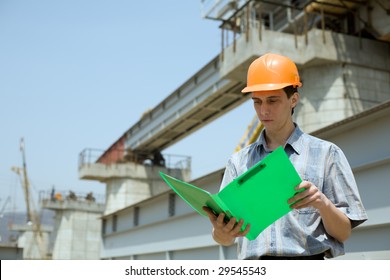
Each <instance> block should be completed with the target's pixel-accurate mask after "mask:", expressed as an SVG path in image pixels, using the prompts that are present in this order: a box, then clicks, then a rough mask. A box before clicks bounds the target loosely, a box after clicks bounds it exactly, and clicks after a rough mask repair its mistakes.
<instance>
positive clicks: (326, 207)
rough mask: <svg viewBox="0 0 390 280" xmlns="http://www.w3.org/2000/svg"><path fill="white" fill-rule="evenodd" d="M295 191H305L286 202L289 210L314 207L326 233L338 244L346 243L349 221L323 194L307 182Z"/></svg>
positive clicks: (349, 232)
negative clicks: (318, 213) (289, 207)
mask: <svg viewBox="0 0 390 280" xmlns="http://www.w3.org/2000/svg"><path fill="white" fill-rule="evenodd" d="M295 189H296V190H300V189H305V190H304V191H302V192H300V193H298V194H296V195H295V196H294V197H292V198H290V199H289V200H288V203H289V204H292V203H294V202H296V203H294V204H293V205H291V208H294V209H301V208H306V207H314V208H317V209H318V210H319V211H320V215H321V218H322V222H323V224H324V227H325V230H326V232H327V233H328V234H329V235H331V236H333V237H334V238H336V239H337V240H338V241H340V242H344V241H346V240H347V239H348V238H349V236H350V235H351V232H352V227H351V221H350V220H349V218H348V217H347V216H346V215H345V214H344V213H343V212H341V211H340V210H339V209H337V207H336V206H335V205H334V204H333V203H332V201H330V200H329V199H328V198H327V197H326V195H325V194H323V193H322V192H321V191H320V190H319V189H318V188H317V187H316V186H315V185H313V184H312V183H310V182H308V181H303V182H302V183H301V184H299V185H298V186H297V187H296V188H295Z"/></svg>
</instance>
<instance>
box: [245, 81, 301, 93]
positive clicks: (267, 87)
mask: <svg viewBox="0 0 390 280" xmlns="http://www.w3.org/2000/svg"><path fill="white" fill-rule="evenodd" d="M288 86H295V87H301V86H302V83H297V84H291V83H283V84H263V85H254V86H250V87H245V88H244V89H243V90H242V91H241V92H242V93H248V92H255V91H270V90H278V89H282V88H285V87H288Z"/></svg>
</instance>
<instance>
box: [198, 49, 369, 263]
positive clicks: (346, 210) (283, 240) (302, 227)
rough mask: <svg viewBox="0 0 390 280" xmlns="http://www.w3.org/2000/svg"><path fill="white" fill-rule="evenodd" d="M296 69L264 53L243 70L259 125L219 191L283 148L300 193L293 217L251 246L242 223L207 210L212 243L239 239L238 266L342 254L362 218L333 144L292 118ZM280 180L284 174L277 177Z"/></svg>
mask: <svg viewBox="0 0 390 280" xmlns="http://www.w3.org/2000/svg"><path fill="white" fill-rule="evenodd" d="M301 85H302V84H301V82H300V78H299V74H298V70H297V67H296V65H295V64H294V62H292V61H291V60H290V59H289V58H287V57H285V56H281V55H277V54H265V55H263V56H261V57H259V58H258V59H256V60H255V61H254V62H253V63H252V64H251V65H250V67H249V69H248V77H247V87H245V88H244V89H243V90H242V92H244V93H249V92H251V93H252V100H253V104H254V108H255V111H256V114H257V116H258V118H259V119H260V121H261V122H262V123H263V125H264V130H263V131H262V133H261V135H260V137H259V139H258V141H257V142H255V143H253V144H251V145H249V146H248V147H246V148H244V149H242V150H241V151H239V152H238V153H235V154H233V155H232V156H231V158H230V159H229V161H228V163H227V166H226V169H225V173H224V178H223V180H222V184H221V188H223V187H225V186H226V185H227V184H228V183H230V182H231V181H232V180H234V179H235V178H237V177H238V176H239V175H241V174H242V173H244V172H245V171H247V170H248V169H249V168H250V167H252V166H253V165H255V164H256V163H257V162H259V161H260V160H262V159H263V158H264V157H266V156H267V155H268V154H269V153H271V152H272V151H273V150H275V149H276V148H277V147H279V146H283V147H284V150H285V152H286V153H287V155H288V157H289V159H290V161H291V162H292V164H293V165H294V167H295V168H296V170H297V172H298V173H299V175H300V176H301V178H302V180H303V182H302V183H301V184H299V185H298V186H296V188H295V189H296V190H297V191H298V190H301V189H304V191H302V192H297V194H296V195H295V196H294V197H292V198H290V199H289V200H288V203H289V204H293V203H294V202H296V203H294V204H293V205H291V208H292V211H290V212H289V213H288V214H287V215H285V216H283V217H282V218H280V219H279V220H277V221H276V222H275V223H273V224H271V225H270V226H269V227H268V228H267V229H265V230H264V231H263V232H262V233H261V234H260V235H259V236H258V237H257V238H256V239H255V240H253V241H250V240H248V239H246V238H245V237H244V236H245V235H246V234H247V233H248V231H249V229H250V225H248V226H247V227H246V228H245V230H243V231H241V230H240V229H241V227H242V225H243V222H244V221H243V220H241V221H236V219H235V218H233V219H231V220H230V221H229V222H224V218H225V215H224V214H223V213H222V214H220V215H219V216H216V215H215V214H213V212H212V211H211V210H210V209H208V208H205V209H204V210H205V211H206V212H207V214H208V216H209V219H210V221H211V223H212V225H213V232H212V236H213V238H214V240H215V241H216V242H217V243H219V244H221V245H224V246H230V245H232V244H234V243H235V241H236V238H237V239H238V257H239V258H240V259H324V257H328V258H332V257H337V256H339V255H342V254H344V247H343V242H344V241H346V240H347V239H348V237H349V236H350V235H351V230H352V228H353V227H355V226H357V225H359V224H361V223H362V222H364V221H365V220H366V219H367V216H366V212H365V209H364V207H363V204H362V202H361V200H360V196H359V192H358V189H357V186H356V183H355V179H354V176H353V174H352V171H351V168H350V166H349V164H348V161H347V159H346V158H345V156H344V154H343V152H342V151H341V150H340V148H338V147H337V146H336V145H334V144H333V143H330V142H327V141H324V140H321V139H318V138H315V137H313V136H310V135H308V134H305V133H303V132H302V131H301V130H300V128H299V126H298V125H297V124H295V123H294V122H293V119H292V114H293V113H294V108H295V106H296V105H297V104H298V101H299V93H298V91H297V88H298V87H301ZM281 176H283V174H281Z"/></svg>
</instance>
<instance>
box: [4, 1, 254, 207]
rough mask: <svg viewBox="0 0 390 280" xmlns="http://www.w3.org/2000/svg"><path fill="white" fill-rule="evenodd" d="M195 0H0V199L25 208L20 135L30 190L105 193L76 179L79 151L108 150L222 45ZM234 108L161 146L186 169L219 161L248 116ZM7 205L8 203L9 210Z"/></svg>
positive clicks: (201, 171)
mask: <svg viewBox="0 0 390 280" xmlns="http://www.w3.org/2000/svg"><path fill="white" fill-rule="evenodd" d="M200 8H201V1H200V0H191V1H183V0H165V1H157V0H155V1H129V0H110V1H108V0H107V1H102V0H100V1H99V0H67V1H59V0H35V1H29V0H25V1H22V0H2V1H0V40H1V43H0V104H1V110H0V129H1V137H0V198H1V199H2V201H0V206H1V205H2V204H3V202H4V201H5V199H6V198H7V197H8V196H11V197H12V199H13V203H12V206H13V209H14V210H23V209H24V202H23V193H22V189H21V186H20V183H19V181H18V178H17V176H16V174H15V173H13V172H12V171H11V166H21V165H22V158H21V154H20V151H19V140H20V138H21V137H24V139H25V147H26V157H27V168H28V173H29V178H30V181H31V183H32V191H33V193H34V194H36V193H37V192H38V191H39V190H50V189H51V187H52V186H53V185H54V186H55V188H56V189H57V190H63V191H67V190H74V191H76V192H85V193H86V192H89V191H93V192H95V193H99V194H104V191H105V186H104V185H103V184H101V183H98V182H94V181H83V180H79V179H78V170H77V168H78V154H79V153H80V152H81V151H82V150H83V149H84V148H98V149H106V148H108V147H109V146H110V145H111V144H112V143H113V142H115V141H116V140H117V139H118V138H119V137H120V136H121V135H122V134H123V133H124V132H125V131H126V130H127V129H129V128H130V127H131V126H132V125H133V124H134V123H135V122H136V121H138V119H139V118H140V116H141V115H142V113H143V112H145V111H146V110H148V109H151V108H153V107H154V106H155V105H157V104H158V103H159V102H161V101H162V100H163V99H164V98H165V97H166V96H168V95H169V94H171V93H172V92H173V91H174V90H175V89H177V88H178V87H179V86H180V85H181V84H182V83H184V82H185V81H186V80H187V79H188V78H190V77H191V76H192V75H193V74H194V73H195V72H197V71H198V70H199V69H200V68H201V67H203V66H204V65H205V64H207V63H208V62H209V61H210V60H211V59H213V58H214V57H215V56H216V55H217V54H218V53H219V51H220V30H219V28H218V25H219V22H214V21H210V20H206V19H203V18H202V17H201V10H200ZM251 108H252V107H251V105H250V104H249V103H248V102H246V103H245V104H244V105H242V106H240V107H239V108H238V109H236V110H234V111H233V112H232V113H229V114H228V115H227V116H226V117H222V118H220V119H218V120H217V121H215V122H213V123H211V124H209V125H208V126H207V127H205V128H203V129H201V130H199V131H198V132H196V133H195V134H193V135H191V136H189V137H187V138H186V139H184V140H182V141H181V142H179V143H177V144H176V145H174V146H172V147H170V148H168V149H167V150H166V151H164V152H166V153H172V154H182V155H189V156H191V157H192V167H193V172H192V173H193V177H199V176H202V175H205V174H207V173H208V172H212V171H215V170H216V169H218V168H222V167H223V166H224V164H225V163H226V161H227V159H228V157H229V156H230V154H231V153H232V152H233V150H234V148H235V145H236V144H238V142H239V140H240V138H241V136H242V134H243V133H244V132H245V129H246V127H247V125H248V124H249V122H250V120H251V119H252V117H253V115H254V111H253V113H252V111H251ZM9 208H10V207H8V209H7V210H11V209H9Z"/></svg>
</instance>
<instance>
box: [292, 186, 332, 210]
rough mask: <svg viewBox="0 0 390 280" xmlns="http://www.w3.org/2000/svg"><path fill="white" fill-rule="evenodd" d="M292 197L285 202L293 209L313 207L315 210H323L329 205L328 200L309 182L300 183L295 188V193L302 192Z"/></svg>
mask: <svg viewBox="0 0 390 280" xmlns="http://www.w3.org/2000/svg"><path fill="white" fill-rule="evenodd" d="M302 189H303V191H301V192H299V193H297V194H296V195H294V196H293V197H292V198H290V199H289V200H288V201H287V202H288V204H293V203H294V204H293V205H291V208H293V209H302V208H306V207H314V208H317V209H321V208H324V207H325V206H326V204H327V203H329V200H328V198H327V197H326V196H325V195H324V194H323V193H322V192H321V191H320V190H319V189H318V188H317V187H316V186H315V185H313V184H312V183H311V182H308V181H302V182H301V183H300V184H299V185H298V186H296V187H295V190H296V191H299V190H302Z"/></svg>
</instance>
